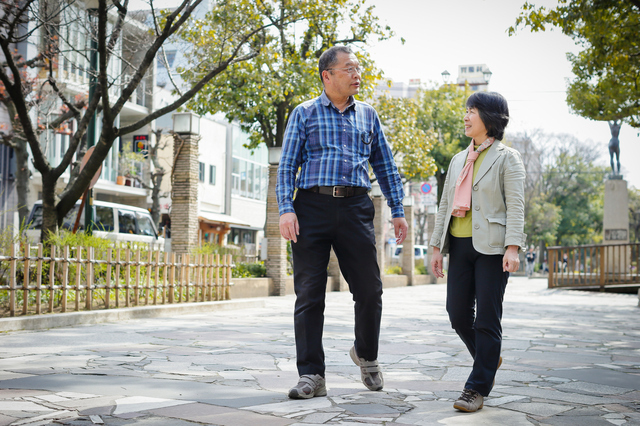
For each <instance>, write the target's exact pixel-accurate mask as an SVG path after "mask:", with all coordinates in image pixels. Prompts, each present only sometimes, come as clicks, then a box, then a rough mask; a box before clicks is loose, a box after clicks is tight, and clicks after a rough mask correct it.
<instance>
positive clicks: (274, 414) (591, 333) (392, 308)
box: [0, 277, 640, 426]
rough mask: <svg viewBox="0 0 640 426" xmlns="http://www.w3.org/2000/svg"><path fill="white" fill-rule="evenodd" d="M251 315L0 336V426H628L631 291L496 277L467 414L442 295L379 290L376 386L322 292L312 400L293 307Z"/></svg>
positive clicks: (334, 303) (638, 374)
mask: <svg viewBox="0 0 640 426" xmlns="http://www.w3.org/2000/svg"><path fill="white" fill-rule="evenodd" d="M263 301H264V304H263V306H262V307H250V308H246V309H235V310H228V311H216V312H211V313H207V314H203V313H199V314H186V315H175V316H171V317H163V318H149V319H136V320H129V321H123V322H119V323H103V324H92V325H85V326H75V327H65V328H53V329H49V330H42V331H20V332H7V333H3V334H1V335H0V426H1V425H46V424H63V425H92V424H104V425H137V426H146V425H149V426H165V425H166V426H187V425H225V426H244V425H246V426H271V425H273V426H287V425H292V426H309V425H354V426H355V425H358V426H363V425H365V426H366V425H394V426H401V425H422V426H427V425H508V426H520V425H523V426H524V425H554V426H555V425H558V426H563V425H579V426H591V425H640V308H639V307H638V298H637V297H636V296H633V295H620V294H602V293H588V292H576V291H566V290H548V289H547V288H546V281H545V280H541V279H526V278H521V277H514V278H511V280H510V282H509V285H508V286H507V293H506V296H505V309H504V321H503V329H504V342H503V348H502V356H503V359H504V362H503V364H502V366H501V368H500V370H499V371H498V374H497V377H496V386H495V387H494V389H493V391H492V393H491V395H490V397H489V398H487V399H486V400H485V406H484V408H483V409H482V410H480V411H479V412H477V413H474V414H467V413H461V412H458V411H456V410H454V409H453V407H452V404H453V401H454V400H455V399H456V398H457V397H458V396H459V394H460V392H461V390H462V388H463V385H464V382H465V379H466V377H467V375H468V374H469V372H470V365H471V357H470V356H469V355H468V353H467V352H466V349H465V347H464V345H463V344H462V342H461V341H460V340H459V339H458V337H457V336H456V335H455V333H454V332H453V330H452V329H451V328H450V326H449V323H448V319H447V314H446V312H445V308H444V305H445V286H444V285H429V286H419V287H407V288H392V289H387V290H385V294H384V313H383V320H382V321H383V322H382V332H381V344H380V358H379V361H380V362H381V364H382V365H383V367H384V374H385V388H384V390H383V391H381V392H370V391H368V390H367V389H366V388H364V386H363V385H362V383H361V382H360V377H359V372H358V369H357V367H356V366H354V365H353V363H352V362H351V360H350V358H349V355H348V351H349V348H350V347H351V346H352V344H353V305H352V301H351V295H350V294H349V293H348V292H341V293H335V292H334V293H328V294H327V311H326V316H325V336H324V344H325V352H326V360H327V374H326V379H327V386H328V395H327V396H326V397H318V398H313V399H311V400H302V401H299V400H289V399H288V398H287V391H288V389H289V388H290V387H291V386H292V385H294V384H295V383H296V381H297V373H296V366H295V346H294V335H293V320H292V312H293V304H294V297H293V296H285V297H272V298H265V299H263Z"/></svg>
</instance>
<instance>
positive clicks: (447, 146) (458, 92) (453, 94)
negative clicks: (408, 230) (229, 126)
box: [416, 84, 471, 203]
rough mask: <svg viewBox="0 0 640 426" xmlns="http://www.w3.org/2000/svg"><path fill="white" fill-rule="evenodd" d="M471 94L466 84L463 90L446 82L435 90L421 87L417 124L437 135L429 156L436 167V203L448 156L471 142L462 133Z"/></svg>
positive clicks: (450, 156) (449, 160)
mask: <svg viewBox="0 0 640 426" xmlns="http://www.w3.org/2000/svg"><path fill="white" fill-rule="evenodd" d="M470 94H471V92H470V91H469V88H468V86H466V87H465V88H464V89H463V88H460V87H458V86H456V85H453V84H451V85H449V84H445V85H443V86H441V87H439V88H436V89H428V90H423V91H421V92H420V95H419V97H418V99H419V101H418V102H419V104H420V109H419V110H418V115H417V118H416V125H417V126H418V127H419V128H420V129H422V130H423V131H424V132H427V133H433V134H434V135H435V137H436V141H435V143H434V145H433V147H432V149H431V152H430V154H429V155H430V156H431V157H432V158H433V160H434V161H435V166H436V167H437V172H436V174H435V176H436V179H437V180H438V203H439V202H440V198H441V197H442V189H443V188H444V181H445V179H446V176H447V169H448V168H449V163H450V162H451V159H452V158H453V156H454V155H456V154H457V153H458V152H460V151H462V150H463V149H465V148H466V147H467V146H468V145H469V142H470V139H469V138H468V137H467V136H465V134H464V124H463V120H464V115H465V113H466V101H467V98H468V97H469V95H470Z"/></svg>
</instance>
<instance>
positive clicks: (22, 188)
mask: <svg viewBox="0 0 640 426" xmlns="http://www.w3.org/2000/svg"><path fill="white" fill-rule="evenodd" d="M14 140H15V141H16V144H15V145H14V146H13V152H14V153H15V154H16V193H17V195H18V215H19V217H20V226H24V225H26V223H27V219H28V217H29V176H30V175H31V172H30V171H29V151H28V150H27V145H26V142H25V141H24V140H23V139H21V138H17V137H16V138H14Z"/></svg>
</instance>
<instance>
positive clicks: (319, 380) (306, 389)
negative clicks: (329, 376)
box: [289, 374, 327, 399]
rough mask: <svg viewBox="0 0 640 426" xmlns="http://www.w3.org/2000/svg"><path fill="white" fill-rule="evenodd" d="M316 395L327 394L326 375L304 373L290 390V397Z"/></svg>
mask: <svg viewBox="0 0 640 426" xmlns="http://www.w3.org/2000/svg"><path fill="white" fill-rule="evenodd" d="M314 396H327V386H326V385H325V381H324V377H322V376H321V375H319V374H304V375H302V376H300V379H299V380H298V384H297V385H295V386H294V387H292V388H291V390H289V398H291V399H307V398H313V397H314Z"/></svg>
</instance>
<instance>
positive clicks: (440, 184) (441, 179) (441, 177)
mask: <svg viewBox="0 0 640 426" xmlns="http://www.w3.org/2000/svg"><path fill="white" fill-rule="evenodd" d="M446 179H447V172H444V173H439V172H436V181H437V182H438V205H440V199H441V198H442V191H444V181H445V180H446Z"/></svg>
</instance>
